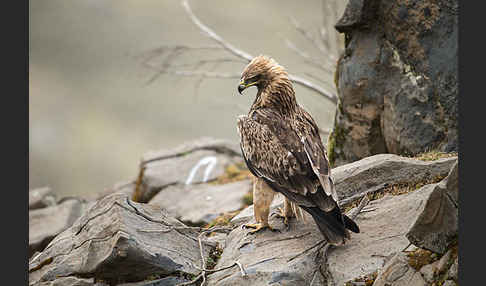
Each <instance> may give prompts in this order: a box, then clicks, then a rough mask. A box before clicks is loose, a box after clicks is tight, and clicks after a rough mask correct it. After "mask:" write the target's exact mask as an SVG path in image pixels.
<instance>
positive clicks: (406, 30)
mask: <svg viewBox="0 0 486 286" xmlns="http://www.w3.org/2000/svg"><path fill="white" fill-rule="evenodd" d="M457 23H458V1H457V0H449V1H439V2H437V1H432V0H423V1H419V2H417V3H416V2H415V1H397V0H392V1H379V0H352V1H348V4H347V7H346V9H345V11H344V13H343V16H342V17H341V19H340V20H339V21H338V23H337V24H336V26H335V27H336V29H337V30H338V31H339V32H341V33H344V34H345V51H344V53H343V54H342V55H341V57H340V58H339V60H338V64H337V68H336V76H335V79H336V80H335V82H336V89H337V92H338V98H339V100H338V106H337V109H336V113H335V120H334V127H333V131H332V133H331V134H330V137H329V141H328V142H329V157H330V160H331V161H332V163H334V165H335V166H339V165H342V164H344V163H348V162H353V161H356V160H359V159H362V158H364V157H367V156H371V155H374V154H379V153H395V154H417V153H421V152H424V151H426V150H430V149H436V150H439V151H444V152H452V151H458V134H457V132H458V131H457V130H458V123H457V122H458V94H459V93H458V72H457V70H458V65H457V58H458V45H457V38H458V25H457ZM410 27H413V28H410Z"/></svg>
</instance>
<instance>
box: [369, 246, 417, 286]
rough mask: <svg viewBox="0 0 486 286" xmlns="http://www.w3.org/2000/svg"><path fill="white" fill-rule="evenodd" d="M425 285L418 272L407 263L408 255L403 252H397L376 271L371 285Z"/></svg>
mask: <svg viewBox="0 0 486 286" xmlns="http://www.w3.org/2000/svg"><path fill="white" fill-rule="evenodd" d="M410 285H413V286H426V285H427V282H426V281H425V280H424V279H423V277H422V275H421V274H420V272H418V271H416V270H415V269H414V268H413V267H412V266H410V265H409V264H408V257H407V255H406V254H405V253H403V252H400V253H397V254H396V255H395V256H394V257H393V258H392V259H391V260H390V261H389V262H387V263H386V264H385V265H384V266H383V269H381V270H380V271H378V276H377V277H376V280H375V282H374V283H373V286H410Z"/></svg>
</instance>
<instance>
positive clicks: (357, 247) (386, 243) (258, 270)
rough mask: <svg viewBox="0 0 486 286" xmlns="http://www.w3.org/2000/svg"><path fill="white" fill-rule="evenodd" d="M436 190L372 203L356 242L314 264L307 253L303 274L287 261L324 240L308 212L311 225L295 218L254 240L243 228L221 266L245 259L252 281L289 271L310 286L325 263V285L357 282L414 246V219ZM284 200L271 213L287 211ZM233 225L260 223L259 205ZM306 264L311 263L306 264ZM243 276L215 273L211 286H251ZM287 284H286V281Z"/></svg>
mask: <svg viewBox="0 0 486 286" xmlns="http://www.w3.org/2000/svg"><path fill="white" fill-rule="evenodd" d="M432 190H433V185H426V186H424V187H423V188H421V189H419V190H416V191H414V192H410V193H407V194H403V195H400V196H391V195H387V196H385V197H383V198H381V199H378V200H374V201H371V202H370V203H369V204H368V206H367V207H366V209H369V210H371V211H366V212H362V213H361V214H359V215H358V217H357V218H356V220H355V221H356V223H357V224H358V225H359V227H360V230H361V232H360V233H358V234H355V233H352V234H351V240H349V241H348V242H347V243H346V244H345V245H344V246H341V247H332V248H330V249H329V250H328V252H327V260H326V261H321V262H312V259H315V255H316V254H315V252H312V251H310V252H309V253H307V254H306V255H303V257H302V259H303V262H302V265H301V266H299V267H300V268H298V271H297V270H296V267H297V266H295V265H293V264H290V263H287V262H286V261H285V260H283V259H282V257H289V256H292V255H294V254H295V253H297V252H298V251H302V249H306V247H307V248H308V247H310V246H312V245H313V244H314V243H315V242H316V241H317V238H314V236H316V237H318V238H319V237H320V238H321V239H322V236H321V234H320V233H318V231H317V229H316V226H315V223H314V222H313V220H312V218H310V217H309V216H308V215H307V214H306V218H307V221H306V222H297V221H296V220H295V219H292V220H291V227H290V230H289V231H286V230H284V229H282V233H272V232H269V231H265V232H262V233H257V234H256V236H254V237H253V236H251V235H249V236H247V237H245V232H247V231H246V230H241V228H237V229H235V230H233V232H231V233H230V234H229V236H228V238H227V240H226V247H225V249H224V251H223V254H222V256H221V260H220V261H219V262H218V265H217V266H216V268H219V267H222V266H226V265H229V264H231V262H232V261H235V260H239V261H240V262H242V263H243V262H245V263H243V264H244V265H250V269H252V274H251V275H250V276H251V277H250V279H249V280H251V281H254V280H257V281H258V282H255V283H256V284H255V285H267V284H266V283H270V281H272V275H271V273H286V274H285V275H287V276H286V277H293V278H292V279H294V280H293V281H292V283H294V284H296V285H300V284H298V283H304V282H305V283H307V284H305V285H308V284H309V283H310V281H311V280H312V279H313V278H312V277H313V276H312V275H310V274H309V273H313V271H314V270H315V269H314V268H312V267H311V266H309V264H308V263H310V265H315V264H316V263H317V264H320V265H321V271H319V272H320V273H324V275H322V274H316V278H315V279H319V280H318V281H320V282H319V283H321V282H322V283H324V282H325V283H326V285H343V283H345V282H349V281H351V280H353V279H354V278H357V277H361V276H364V275H367V274H369V273H372V272H375V271H377V270H378V269H381V267H382V266H383V265H384V263H385V262H387V261H388V260H389V258H390V257H392V256H393V255H394V254H395V253H397V252H400V251H401V250H403V249H404V248H405V247H406V246H407V245H408V244H409V243H408V240H407V238H406V237H405V234H406V232H407V230H408V229H409V227H410V221H413V220H414V219H415V218H416V217H417V216H418V215H419V214H420V212H419V210H418V209H417V205H420V204H423V203H424V202H425V200H426V199H427V198H428V196H429V195H430V193H431V192H432ZM282 202H283V197H281V196H278V197H277V198H276V199H275V200H274V202H273V203H272V207H271V213H272V212H275V209H276V208H277V207H281V206H282ZM232 222H233V223H235V224H238V225H239V224H243V223H247V222H254V218H253V206H250V207H248V208H246V209H245V210H243V211H241V212H240V213H239V214H238V215H237V216H235V217H234V218H233V219H232ZM270 225H272V226H275V227H276V228H279V229H280V228H282V227H283V226H282V225H281V220H280V219H276V218H275V217H274V216H271V218H270ZM307 229H308V230H307ZM307 232H309V233H310V234H308V235H307V236H309V237H307V236H306V237H304V238H299V239H298V240H292V239H285V238H288V237H292V236H298V235H304V234H306V233H307ZM271 239H273V240H279V241H278V243H277V242H272V243H269V244H268V245H265V244H262V241H265V240H271ZM314 239H315V240H314ZM310 240H312V241H310ZM276 257H277V258H276ZM262 261H263V262H262ZM259 262H260V263H259ZM304 262H305V263H306V264H303V263H304ZM238 273H239V270H238V269H230V270H226V271H223V272H221V273H219V274H218V273H215V274H212V275H211V277H212V278H211V279H210V281H211V282H212V283H215V284H210V285H233V284H234V285H250V282H246V281H247V280H245V279H244V278H243V277H241V276H240V275H239V274H238ZM274 275H275V274H274ZM419 276H420V274H419ZM414 279H419V278H414ZM422 280H423V279H422ZM298 281H299V282H298ZM323 281H324V282H323ZM326 281H327V282H326ZM218 283H221V284H218ZM289 283H290V284H289V285H293V284H292V283H291V282H289ZM282 284H284V283H283V282H282ZM316 285H320V284H316Z"/></svg>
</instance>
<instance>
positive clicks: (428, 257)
mask: <svg viewBox="0 0 486 286" xmlns="http://www.w3.org/2000/svg"><path fill="white" fill-rule="evenodd" d="M406 253H407V256H408V264H410V266H412V267H413V268H414V269H415V270H417V271H420V268H422V267H423V266H425V265H427V264H430V263H432V262H434V261H436V260H438V259H439V258H438V257H437V254H435V253H434V252H432V251H429V250H426V249H422V248H418V249H416V250H414V251H406Z"/></svg>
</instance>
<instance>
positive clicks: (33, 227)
mask: <svg viewBox="0 0 486 286" xmlns="http://www.w3.org/2000/svg"><path fill="white" fill-rule="evenodd" d="M85 209H86V204H84V203H82V202H81V201H80V200H76V199H68V200H65V201H63V202H62V203H60V204H58V205H53V206H50V207H45V208H41V209H33V210H29V256H31V255H32V254H33V253H34V252H36V251H42V250H43V249H44V247H45V246H46V245H47V244H48V243H49V242H50V241H51V240H52V239H53V238H54V237H55V236H56V235H58V234H59V233H61V232H62V231H64V230H66V229H67V228H69V227H70V226H71V225H72V224H73V223H74V221H75V220H76V219H78V218H79V217H80V216H81V214H82V213H83V211H84V210H85Z"/></svg>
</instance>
